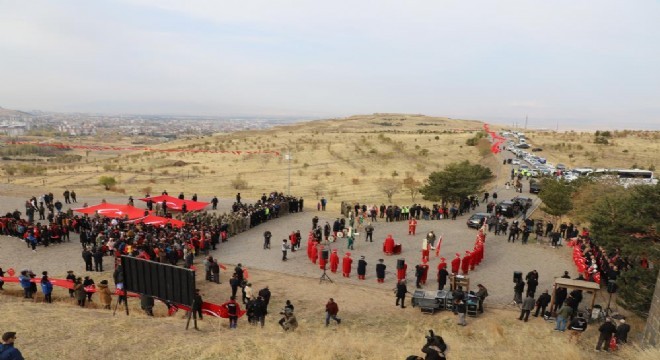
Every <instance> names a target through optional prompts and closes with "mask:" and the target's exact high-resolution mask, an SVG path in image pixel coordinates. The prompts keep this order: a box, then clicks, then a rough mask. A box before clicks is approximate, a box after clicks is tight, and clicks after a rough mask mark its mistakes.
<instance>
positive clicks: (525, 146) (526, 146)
mask: <svg viewBox="0 0 660 360" xmlns="http://www.w3.org/2000/svg"><path fill="white" fill-rule="evenodd" d="M516 147H517V148H518V149H529V148H530V147H531V146H530V145H529V144H518V145H516Z"/></svg>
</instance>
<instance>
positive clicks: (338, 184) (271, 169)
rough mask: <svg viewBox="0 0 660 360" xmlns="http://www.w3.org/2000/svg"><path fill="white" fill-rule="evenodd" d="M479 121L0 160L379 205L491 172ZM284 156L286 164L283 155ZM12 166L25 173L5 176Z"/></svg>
mask: <svg viewBox="0 0 660 360" xmlns="http://www.w3.org/2000/svg"><path fill="white" fill-rule="evenodd" d="M482 125H483V123H481V122H478V121H470V120H453V119H447V118H437V117H427V116H423V115H403V114H374V115H362V116H352V117H349V118H342V119H330V120H319V121H310V122H304V123H297V124H293V125H288V126H279V127H275V128H273V129H268V130H261V131H246V132H237V133H231V134H217V135H214V136H206V137H194V138H187V139H180V140H176V141H172V142H167V143H163V144H153V139H152V140H149V139H143V138H122V137H119V136H112V135H105V136H104V137H103V138H102V139H83V140H80V139H76V140H71V139H52V138H51V139H45V138H31V139H26V140H31V141H50V142H65V143H72V142H73V143H74V144H75V145H112V146H131V145H136V144H139V145H136V146H145V145H144V143H145V142H147V143H149V142H151V143H150V144H148V145H146V146H149V147H152V148H158V149H161V150H167V149H179V150H191V151H180V152H161V151H85V150H70V151H66V152H64V154H67V155H79V156H80V158H79V160H78V161H72V162H67V163H62V162H58V159H59V158H56V159H54V160H55V161H53V159H51V161H49V162H48V163H41V162H25V161H7V160H3V162H2V165H3V166H2V167H3V169H4V170H5V171H4V175H5V179H6V180H5V181H7V182H11V183H13V184H16V185H20V186H28V187H40V186H44V185H45V186H47V187H48V188H51V189H53V191H54V192H55V193H60V191H59V190H63V189H64V188H73V189H75V190H76V191H77V192H78V193H79V194H83V195H91V194H98V192H99V191H101V190H102V189H103V187H102V186H100V185H98V179H99V177H101V176H104V175H106V176H112V177H114V178H115V179H116V180H117V181H118V184H117V185H116V191H117V192H119V193H124V194H126V196H128V195H133V196H134V197H135V196H142V195H143V193H145V192H147V191H151V192H153V193H160V192H161V191H162V190H163V189H167V190H168V191H169V192H170V193H178V192H180V191H183V192H185V193H187V194H190V193H193V192H196V193H198V195H199V196H200V197H201V199H208V198H210V197H212V196H214V195H216V196H218V197H220V198H233V196H234V194H235V193H236V192H239V191H240V192H241V193H242V194H243V196H244V197H247V198H256V197H258V196H260V195H261V193H263V192H270V191H273V190H279V191H286V190H287V185H288V184H289V182H288V179H289V174H290V179H291V181H290V184H291V190H290V191H291V193H292V194H295V195H300V196H303V197H305V198H306V199H308V201H309V202H308V204H310V205H312V204H313V203H314V201H313V200H315V199H318V198H319V197H320V196H325V197H326V198H327V199H328V200H330V206H331V207H332V206H333V204H337V203H338V202H339V201H341V200H357V201H369V202H382V201H383V199H385V198H386V197H385V195H384V193H383V192H382V190H381V188H382V185H380V182H379V180H380V179H395V180H399V181H401V180H403V179H404V178H406V177H408V176H411V177H413V178H414V179H416V180H420V181H422V180H424V179H426V178H427V176H428V175H429V174H430V173H431V172H433V171H436V170H440V169H442V168H443V167H444V165H446V164H447V163H449V162H454V161H461V160H470V161H472V162H481V163H482V164H485V165H488V166H492V165H493V164H492V162H493V161H494V159H493V158H492V157H491V156H488V155H487V151H486V152H484V150H485V149H484V148H483V147H482V148H481V149H480V147H479V146H467V145H466V144H465V142H466V140H467V139H468V138H470V137H472V136H474V133H475V132H476V131H479V130H481V129H482ZM494 129H495V130H496V129H497V127H494ZM526 133H527V135H528V138H529V139H530V141H531V142H532V144H534V146H540V147H542V148H543V153H542V154H543V155H544V156H545V157H547V158H548V159H549V160H550V161H552V162H554V163H555V164H557V163H563V164H566V165H568V166H569V167H571V166H575V167H578V166H592V167H631V166H632V165H637V166H638V167H644V168H648V167H649V166H656V162H657V156H656V154H657V153H658V151H659V150H660V142H659V141H658V137H659V136H660V135H659V134H658V132H632V131H622V132H614V133H613V136H612V137H611V138H610V139H609V142H610V144H609V145H599V144H594V143H593V140H594V134H593V133H576V132H565V133H555V132H538V131H537V132H534V131H531V132H530V131H528V132H526ZM0 140H3V142H4V140H6V139H0ZM195 150H210V151H246V150H255V151H276V152H279V153H280V156H277V155H274V154H263V155H257V154H242V155H234V154H228V153H225V154H223V153H204V152H192V151H195ZM289 151H290V153H291V158H292V160H291V161H290V162H289V161H287V160H286V159H285V154H287V152H289ZM484 155H485V156H484ZM28 157H30V156H28ZM31 158H34V156H31ZM12 159H14V158H12ZM8 165H9V166H23V167H25V168H27V170H25V171H20V170H18V171H14V174H13V175H10V174H9V172H8V171H7V166H8ZM289 167H290V171H289ZM394 201H410V196H409V195H407V194H406V193H405V192H404V191H401V192H399V193H397V194H395V195H394Z"/></svg>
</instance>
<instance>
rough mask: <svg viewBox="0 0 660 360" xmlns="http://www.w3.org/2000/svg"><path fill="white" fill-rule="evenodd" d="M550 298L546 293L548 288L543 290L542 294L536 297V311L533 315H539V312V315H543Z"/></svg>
mask: <svg viewBox="0 0 660 360" xmlns="http://www.w3.org/2000/svg"><path fill="white" fill-rule="evenodd" d="M550 300H552V297H551V296H550V294H548V290H546V291H544V292H543V294H541V295H540V296H539V298H538V299H536V311H535V312H534V317H539V312H541V316H545V309H546V308H547V307H548V304H550Z"/></svg>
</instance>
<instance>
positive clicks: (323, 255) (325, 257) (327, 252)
mask: <svg viewBox="0 0 660 360" xmlns="http://www.w3.org/2000/svg"><path fill="white" fill-rule="evenodd" d="M329 256H330V254H329V251H328V250H322V251H321V258H323V260H328V257H329Z"/></svg>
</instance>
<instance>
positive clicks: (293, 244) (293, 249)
mask: <svg viewBox="0 0 660 360" xmlns="http://www.w3.org/2000/svg"><path fill="white" fill-rule="evenodd" d="M289 243H290V244H291V252H296V245H297V244H298V237H297V236H296V232H295V231H292V232H291V234H290V235H289Z"/></svg>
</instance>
